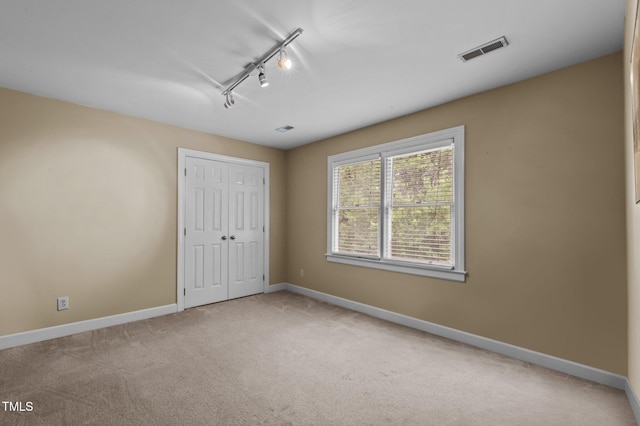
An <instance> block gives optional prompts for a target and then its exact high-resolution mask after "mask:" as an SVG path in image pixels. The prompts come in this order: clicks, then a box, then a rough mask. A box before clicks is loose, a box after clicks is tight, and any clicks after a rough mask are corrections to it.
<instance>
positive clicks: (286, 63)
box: [278, 48, 292, 70]
mask: <svg viewBox="0 0 640 426" xmlns="http://www.w3.org/2000/svg"><path fill="white" fill-rule="evenodd" d="M291 65H292V63H291V59H289V57H288V56H287V51H286V50H284V48H282V49H280V53H279V54H278V66H279V67H280V68H282V69H287V70H290V69H291Z"/></svg>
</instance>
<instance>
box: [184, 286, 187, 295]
mask: <svg viewBox="0 0 640 426" xmlns="http://www.w3.org/2000/svg"><path fill="white" fill-rule="evenodd" d="M184 295H185V296H186V295H187V289H186V288H185V289H184Z"/></svg>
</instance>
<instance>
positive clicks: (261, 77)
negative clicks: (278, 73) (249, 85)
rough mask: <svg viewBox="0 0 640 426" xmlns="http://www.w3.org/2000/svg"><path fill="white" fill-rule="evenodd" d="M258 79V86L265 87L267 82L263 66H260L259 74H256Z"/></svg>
mask: <svg viewBox="0 0 640 426" xmlns="http://www.w3.org/2000/svg"><path fill="white" fill-rule="evenodd" d="M258 81H259V82H260V87H267V86H268V85H269V82H268V81H267V77H266V76H265V75H264V68H263V67H260V74H258Z"/></svg>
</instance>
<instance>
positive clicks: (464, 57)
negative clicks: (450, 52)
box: [458, 37, 509, 62]
mask: <svg viewBox="0 0 640 426" xmlns="http://www.w3.org/2000/svg"><path fill="white" fill-rule="evenodd" d="M508 45H509V43H508V42H507V39H506V38H505V37H500V38H499V39H497V40H493V41H490V42H488V43H485V44H483V45H482V46H478V47H474V48H473V49H471V50H468V51H466V52H464V53H461V54H459V55H458V59H460V60H461V61H462V62H467V61H468V60H469V59H473V58H477V57H478V56H482V55H486V54H487V53H489V52H493V51H494V50H497V49H500V48H503V47H507V46H508Z"/></svg>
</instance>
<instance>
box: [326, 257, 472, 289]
mask: <svg viewBox="0 0 640 426" xmlns="http://www.w3.org/2000/svg"><path fill="white" fill-rule="evenodd" d="M326 256H327V260H328V261H329V262H336V263H342V264H345V265H354V266H363V267H365V268H374V269H383V270H385V271H392V272H401V273H404V274H411V275H420V276H423V277H431V278H440V279H444V280H450V281H457V282H465V279H466V275H467V273H466V271H455V270H452V269H442V268H437V267H427V266H425V267H421V266H413V265H411V266H409V265H404V264H398V263H394V262H390V261H380V260H373V259H363V258H353V257H347V256H340V255H334V254H327V255H326Z"/></svg>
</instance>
